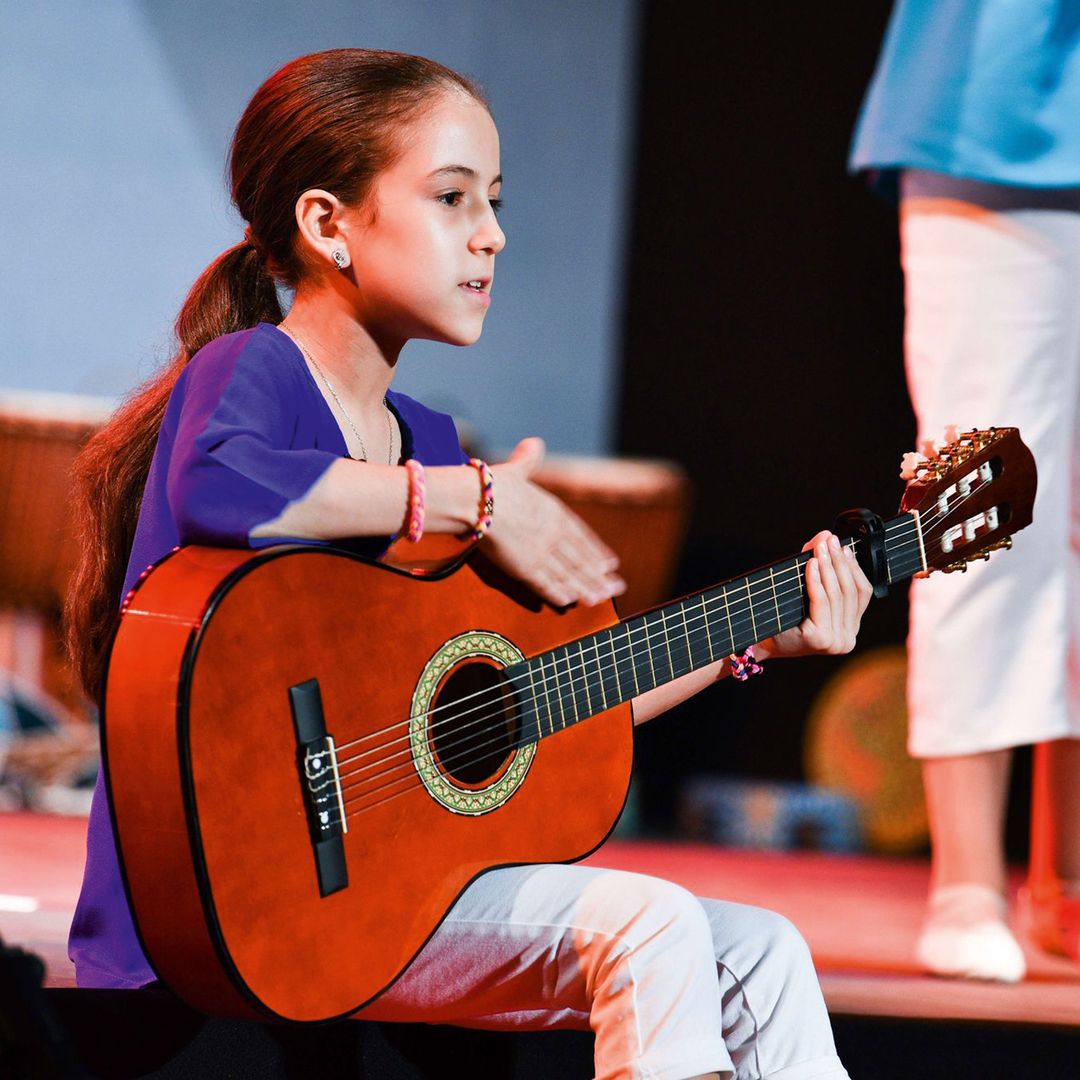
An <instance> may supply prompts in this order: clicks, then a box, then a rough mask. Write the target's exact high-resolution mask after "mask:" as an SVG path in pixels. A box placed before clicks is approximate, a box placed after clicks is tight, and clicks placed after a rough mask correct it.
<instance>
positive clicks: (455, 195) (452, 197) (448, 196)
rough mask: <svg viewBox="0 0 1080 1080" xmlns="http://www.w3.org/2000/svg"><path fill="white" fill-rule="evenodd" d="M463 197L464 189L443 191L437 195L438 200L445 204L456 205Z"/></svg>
mask: <svg viewBox="0 0 1080 1080" xmlns="http://www.w3.org/2000/svg"><path fill="white" fill-rule="evenodd" d="M463 198H465V192H464V191H445V192H443V194H442V195H439V196H438V199H439V201H440V202H443V203H446V205H447V206H457V204H458V203H459V202H461V200H462V199H463Z"/></svg>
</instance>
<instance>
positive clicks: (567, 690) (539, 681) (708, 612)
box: [504, 513, 926, 744]
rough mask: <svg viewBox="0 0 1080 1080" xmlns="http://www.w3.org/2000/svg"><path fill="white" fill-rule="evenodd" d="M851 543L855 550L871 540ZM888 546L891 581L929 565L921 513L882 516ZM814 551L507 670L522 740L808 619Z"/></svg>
mask: <svg viewBox="0 0 1080 1080" xmlns="http://www.w3.org/2000/svg"><path fill="white" fill-rule="evenodd" d="M846 543H847V544H848V545H849V546H852V547H854V549H855V552H856V554H857V555H859V554H861V551H860V546H861V545H863V544H865V543H867V541H866V540H849V541H846ZM884 546H885V562H886V575H887V580H888V582H889V583H890V584H892V583H894V582H898V581H904V580H906V579H907V578H909V577H911V576H912V575H913V574H915V573H917V572H918V571H920V570H924V569H925V568H926V567H925V560H924V557H923V552H922V543H921V537H920V534H919V521H918V515H917V514H913V513H905V514H901V515H899V516H898V517H895V518H893V519H892V520H891V521H888V522H886V523H885V538H884ZM810 558H811V554H810V553H809V552H803V553H801V554H799V555H795V556H793V557H792V558H789V559H783V560H781V561H780V562H777V563H773V564H772V565H770V566H765V567H762V568H760V569H758V570H754V571H753V572H751V573H750V574H747V575H746V576H745V577H739V578H732V579H731V580H730V581H724V582H721V583H720V584H718V585H713V586H712V587H710V588H708V589H703V590H702V591H700V592H696V593H691V594H690V595H689V596H684V597H683V598H682V599H681V600H676V601H674V602H673V603H671V604H667V605H665V606H664V607H659V608H654V609H653V610H651V611H647V612H645V613H644V614H641V615H635V616H633V617H632V618H630V619H625V620H623V621H622V622H620V623H617V624H616V625H615V626H612V627H609V628H608V629H606V630H601V631H599V632H598V633H595V634H590V635H588V636H586V637H583V638H577V639H576V640H574V641H570V642H567V643H566V644H565V645H560V646H558V647H557V648H555V649H552V650H550V651H549V652H545V653H540V654H539V655H537V656H534V657H531V658H530V659H528V660H525V661H523V662H521V663H519V664H515V665H513V666H511V667H509V668H507V669H506V670H505V672H504V675H505V676H506V677H507V679H508V680H509V681H510V684H511V686H512V687H513V689H514V691H515V694H516V697H517V702H518V710H519V721H520V728H519V737H518V742H519V743H520V744H525V743H528V742H535V741H536V740H538V739H542V738H544V737H546V736H548V735H553V734H554V733H555V732H557V731H561V730H562V729H563V728H566V727H570V726H571V725H573V724H576V723H578V722H579V721H581V720H585V719H587V718H588V717H590V716H594V715H596V714H597V713H600V712H604V711H605V710H607V709H610V708H613V707H614V706H615V705H619V704H621V703H623V702H625V701H629V700H630V699H632V698H635V697H637V696H638V695H639V694H643V693H645V692H646V691H647V690H652V689H654V688H655V687H657V686H663V685H664V684H665V683H668V682H671V681H672V680H673V679H677V678H679V677H680V676H682V675H687V674H689V673H690V672H692V671H696V670H697V669H698V668H702V667H705V666H706V665H708V664H712V663H714V662H715V661H717V660H722V659H723V658H724V657H726V656H730V655H731V654H732V653H741V652H743V651H744V650H745V649H747V648H748V647H749V646H751V645H754V644H756V643H757V642H759V641H764V640H765V639H766V638H769V637H773V636H774V635H775V634H779V633H781V632H782V631H784V630H789V629H791V628H792V627H795V626H798V625H799V624H800V623H801V622H802V621H803V619H805V618H806V612H807V601H806V563H807V562H808V561H809V559H810Z"/></svg>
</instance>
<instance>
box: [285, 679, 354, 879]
mask: <svg viewBox="0 0 1080 1080" xmlns="http://www.w3.org/2000/svg"><path fill="white" fill-rule="evenodd" d="M289 704H290V706H291V707H292V716H293V726H294V728H295V729H296V743H297V765H298V769H299V774H300V789H301V792H302V794H303V799H304V810H305V812H306V814H307V821H308V832H309V834H310V837H311V847H312V854H313V855H314V858H315V874H316V876H317V878H318V882H319V895H320V896H329V895H330V894H331V893H335V892H338V891H339V890H341V889H344V888H346V887H347V886H348V884H349V873H348V869H347V867H346V865H345V844H344V842H343V840H342V836H343V835H344V834H345V833H347V832H348V831H349V825H348V822H347V820H346V818H345V801H344V799H343V798H342V793H341V773H340V771H339V769H338V760H337V750H336V748H335V746H334V739H333V736H332V735H330V734H329V733H328V732H327V730H326V717H325V716H324V714H323V707H322V695H321V694H320V693H319V682H318V680H317V679H308V680H307V682H302V683H298V684H297V685H296V686H290V687H289Z"/></svg>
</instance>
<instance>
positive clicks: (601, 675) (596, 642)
mask: <svg viewBox="0 0 1080 1080" xmlns="http://www.w3.org/2000/svg"><path fill="white" fill-rule="evenodd" d="M592 643H593V652H594V653H596V674H597V676H598V678H597V682H598V683H599V685H600V701H601V702H602V703H603V706H604V710H605V711H606V710H607V708H608V703H607V692H606V690H605V689H604V672H603V671H602V670H601V667H600V635H599V634H596V635H594V636H593V639H592Z"/></svg>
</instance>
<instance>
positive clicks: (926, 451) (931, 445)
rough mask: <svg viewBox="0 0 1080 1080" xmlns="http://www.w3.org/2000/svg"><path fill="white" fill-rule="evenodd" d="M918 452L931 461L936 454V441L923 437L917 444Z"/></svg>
mask: <svg viewBox="0 0 1080 1080" xmlns="http://www.w3.org/2000/svg"><path fill="white" fill-rule="evenodd" d="M919 453H920V454H922V456H923V457H924V458H926V460H927V461H933V460H934V459H935V458H936V457H937V456H938V448H937V443H935V442H934V440H933V439H923V441H922V442H921V443H920V444H919Z"/></svg>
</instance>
